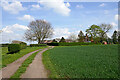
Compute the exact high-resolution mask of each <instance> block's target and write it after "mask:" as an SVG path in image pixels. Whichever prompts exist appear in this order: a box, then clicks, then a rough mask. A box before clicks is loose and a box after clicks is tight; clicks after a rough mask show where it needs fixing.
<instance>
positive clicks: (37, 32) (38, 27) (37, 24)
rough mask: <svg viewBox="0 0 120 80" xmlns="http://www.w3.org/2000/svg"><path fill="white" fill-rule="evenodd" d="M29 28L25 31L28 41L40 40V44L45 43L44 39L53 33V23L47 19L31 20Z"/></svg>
mask: <svg viewBox="0 0 120 80" xmlns="http://www.w3.org/2000/svg"><path fill="white" fill-rule="evenodd" d="M28 28H29V29H28V30H27V31H26V32H25V39H26V40H27V41H38V44H40V43H43V40H44V39H46V38H50V37H51V36H52V35H53V28H52V26H51V24H50V23H49V22H47V21H45V20H35V21H32V22H30V24H29V25H28Z"/></svg>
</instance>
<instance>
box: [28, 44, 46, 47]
mask: <svg viewBox="0 0 120 80" xmlns="http://www.w3.org/2000/svg"><path fill="white" fill-rule="evenodd" d="M41 46H47V45H46V44H30V47H41Z"/></svg>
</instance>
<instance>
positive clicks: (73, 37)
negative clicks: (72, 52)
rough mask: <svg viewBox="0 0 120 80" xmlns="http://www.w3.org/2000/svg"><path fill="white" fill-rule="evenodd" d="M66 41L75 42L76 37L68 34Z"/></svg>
mask: <svg viewBox="0 0 120 80" xmlns="http://www.w3.org/2000/svg"><path fill="white" fill-rule="evenodd" d="M68 39H70V40H72V41H73V42H75V41H76V40H77V37H76V35H75V34H70V35H69V37H68Z"/></svg>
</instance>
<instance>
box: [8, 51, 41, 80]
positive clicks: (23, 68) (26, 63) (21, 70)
mask: <svg viewBox="0 0 120 80" xmlns="http://www.w3.org/2000/svg"><path fill="white" fill-rule="evenodd" d="M38 52H39V51H38ZM38 52H35V53H33V54H32V55H30V56H29V57H28V58H27V59H26V60H25V61H24V62H23V63H22V65H21V66H20V67H19V69H18V70H17V71H16V72H15V73H14V74H13V75H12V76H11V77H10V80H13V78H15V80H19V79H20V76H21V75H22V74H23V73H24V72H25V71H26V69H27V67H28V66H29V64H31V63H32V61H33V60H34V57H35V56H36V54H37V53H38Z"/></svg>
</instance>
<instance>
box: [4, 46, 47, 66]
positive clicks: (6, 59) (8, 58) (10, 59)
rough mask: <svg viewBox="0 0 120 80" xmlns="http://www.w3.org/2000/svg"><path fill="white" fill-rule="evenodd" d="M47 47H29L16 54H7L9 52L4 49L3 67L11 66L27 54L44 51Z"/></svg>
mask: <svg viewBox="0 0 120 80" xmlns="http://www.w3.org/2000/svg"><path fill="white" fill-rule="evenodd" d="M42 48H45V47H27V48H26V49H22V50H21V51H20V52H17V53H14V54H6V53H5V52H7V50H6V48H3V49H4V50H5V51H2V54H3V55H2V67H6V66H7V64H10V63H12V62H14V61H15V60H17V59H19V58H20V57H22V56H24V55H25V54H28V53H30V52H32V51H35V50H38V49H42Z"/></svg>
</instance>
